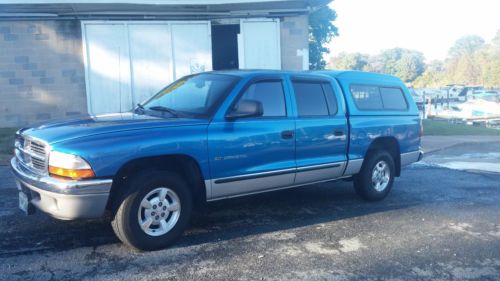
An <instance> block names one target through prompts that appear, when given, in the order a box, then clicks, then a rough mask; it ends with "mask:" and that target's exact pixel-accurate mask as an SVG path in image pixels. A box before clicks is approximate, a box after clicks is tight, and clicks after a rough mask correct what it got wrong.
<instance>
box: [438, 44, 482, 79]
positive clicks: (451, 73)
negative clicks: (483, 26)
mask: <svg viewBox="0 0 500 281" xmlns="http://www.w3.org/2000/svg"><path fill="white" fill-rule="evenodd" d="M484 43H485V42H484V39H483V38H481V37H479V36H477V35H467V36H464V37H462V38H459V39H458V40H457V41H455V44H454V45H453V46H452V47H451V48H450V50H449V52H448V59H447V60H446V69H447V71H446V72H447V74H446V78H447V79H448V80H449V81H452V82H453V83H463V84H481V83H482V78H481V67H480V66H479V64H478V52H479V50H481V49H482V48H483V47H484V45H485V44H484Z"/></svg>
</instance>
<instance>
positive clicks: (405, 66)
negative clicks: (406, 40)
mask: <svg viewBox="0 0 500 281" xmlns="http://www.w3.org/2000/svg"><path fill="white" fill-rule="evenodd" d="M330 66H332V67H333V68H338V69H350V70H365V71H372V72H379V73H388V74H392V75H396V76H398V77H400V78H401V79H402V80H403V81H405V82H411V81H413V80H415V79H416V78H417V77H418V76H420V75H421V74H422V73H423V72H424V70H425V63H424V55H423V54H422V53H420V52H417V51H413V50H408V49H402V48H394V49H389V50H385V51H383V52H381V53H380V54H379V55H376V56H371V57H370V56H368V55H363V54H360V53H354V54H349V53H341V54H339V56H337V57H334V58H333V59H332V60H331V61H330Z"/></svg>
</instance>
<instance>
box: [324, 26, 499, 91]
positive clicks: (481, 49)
mask: <svg viewBox="0 0 500 281" xmlns="http://www.w3.org/2000/svg"><path fill="white" fill-rule="evenodd" d="M329 67H330V68H336V69H352V70H364V71H373V72H380V73H387V74H392V75H396V76H398V77H400V78H401V79H402V80H403V81H405V82H407V83H411V84H412V85H413V86H415V87H440V86H443V85H446V84H468V85H483V86H485V87H500V30H498V32H497V34H496V36H495V38H493V40H491V42H489V43H485V41H484V40H483V39H482V38H481V37H479V36H476V35H468V36H464V37H462V38H459V39H458V40H457V41H456V42H455V44H454V45H453V46H452V47H451V48H450V50H449V52H448V57H447V58H446V59H445V60H443V61H431V62H429V63H428V64H425V58H424V56H423V54H422V53H420V52H417V51H412V50H408V49H402V48H394V49H389V50H385V51H382V52H381V53H380V54H378V55H374V56H368V55H364V54H359V53H352V54H350V53H341V54H339V55H338V56H336V57H333V58H332V59H331V60H330V63H329Z"/></svg>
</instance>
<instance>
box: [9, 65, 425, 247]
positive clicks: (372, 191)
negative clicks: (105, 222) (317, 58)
mask: <svg viewBox="0 0 500 281" xmlns="http://www.w3.org/2000/svg"><path fill="white" fill-rule="evenodd" d="M421 129H422V128H421V123H420V119H419V114H418V110H417V106H416V105H415V102H414V101H413V100H412V98H411V95H410V93H409V91H408V89H407V88H406V87H405V85H404V84H403V83H402V82H401V80H399V79H398V78H395V77H392V76H388V75H381V74H375V73H365V72H355V71H339V72H336V71H318V72H285V71H217V72H207V73H201V74H196V75H191V76H186V77H183V78H181V79H179V80H177V81H175V82H173V83H172V84H170V85H169V86H167V87H165V88H164V89H162V90H161V91H160V92H158V93H157V94H156V95H154V96H153V97H152V98H150V99H149V100H147V101H145V102H144V103H142V104H139V105H137V107H136V108H135V109H134V110H133V111H132V112H128V113H117V114H107V115H100V116H91V117H86V118H80V119H75V120H65V121H60V122H52V123H48V124H43V125H40V126H34V127H32V128H25V129H21V130H19V131H18V132H17V134H16V140H15V157H14V158H13V159H12V160H11V166H12V171H13V173H14V175H15V178H16V183H17V188H18V190H19V206H20V208H21V209H22V210H24V211H25V212H26V213H28V214H29V213H32V212H33V211H34V210H35V209H39V210H41V211H43V212H46V213H48V214H50V215H52V216H53V217H55V218H58V219H64V220H73V219H78V218H97V217H101V216H103V215H104V214H106V213H109V214H111V216H112V222H111V224H112V226H113V229H114V231H115V233H116V235H117V236H118V237H119V238H120V240H121V241H123V242H124V243H125V244H127V245H129V246H131V247H133V248H136V249H140V250H154V249H160V248H164V247H166V246H168V245H170V244H171V243H172V242H173V241H174V240H175V239H176V238H178V237H179V236H180V235H181V234H182V232H183V231H184V229H185V228H186V227H187V225H188V223H189V221H190V217H191V214H192V211H193V209H194V208H196V207H198V206H202V205H203V204H204V203H206V202H207V201H214V200H220V199H225V198H231V197H236V196H244V195H249V194H255V193H260V192H267V191H272V190H278V189H286V188H292V187H296V186H302V185H308V184H312V183H318V182H325V181H332V180H337V179H346V180H348V179H352V181H353V183H354V188H355V190H356V192H357V193H358V194H359V195H360V197H361V198H363V199H365V200H370V201H376V200H381V199H383V198H384V197H386V196H387V194H388V193H389V191H390V190H391V187H392V185H393V182H394V178H395V177H397V176H399V175H400V173H401V167H403V166H404V165H407V164H410V163H412V162H416V161H419V160H420V159H421V157H422V152H421V150H420V138H421Z"/></svg>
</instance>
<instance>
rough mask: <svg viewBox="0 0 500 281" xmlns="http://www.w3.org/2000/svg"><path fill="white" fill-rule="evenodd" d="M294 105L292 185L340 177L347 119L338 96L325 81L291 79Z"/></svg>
mask: <svg viewBox="0 0 500 281" xmlns="http://www.w3.org/2000/svg"><path fill="white" fill-rule="evenodd" d="M291 82H292V88H293V92H294V95H293V97H294V99H295V104H296V108H297V110H296V112H297V120H296V161H297V176H296V178H295V184H303V183H311V182H315V181H322V180H328V179H333V178H336V177H340V176H341V175H342V173H343V172H344V169H345V165H346V160H347V156H346V150H347V119H346V116H345V112H344V110H343V106H341V104H340V103H339V101H341V96H340V93H335V92H334V90H333V88H332V84H331V82H330V81H328V80H311V79H310V78H300V77H295V78H293V79H292V81H291Z"/></svg>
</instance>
